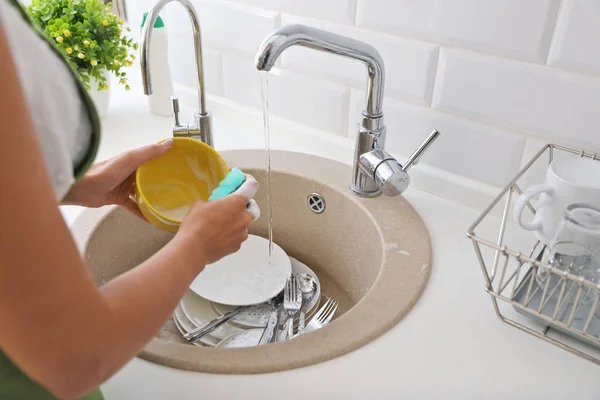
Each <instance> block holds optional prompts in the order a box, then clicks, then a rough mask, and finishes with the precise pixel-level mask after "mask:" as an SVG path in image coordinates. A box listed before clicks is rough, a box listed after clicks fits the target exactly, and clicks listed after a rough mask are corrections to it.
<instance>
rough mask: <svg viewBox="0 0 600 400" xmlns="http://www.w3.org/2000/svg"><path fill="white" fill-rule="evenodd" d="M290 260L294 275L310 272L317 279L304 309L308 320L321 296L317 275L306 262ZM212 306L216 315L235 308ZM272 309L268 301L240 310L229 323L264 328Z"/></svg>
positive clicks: (291, 258) (224, 305) (221, 305)
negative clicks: (309, 302) (314, 288)
mask: <svg viewBox="0 0 600 400" xmlns="http://www.w3.org/2000/svg"><path fill="white" fill-rule="evenodd" d="M290 262H291V263H292V273H293V274H294V275H299V274H310V275H312V276H313V277H314V278H315V279H316V280H317V293H316V295H315V297H314V298H313V301H312V302H311V304H310V305H309V306H308V310H307V311H306V319H307V320H308V319H309V318H310V317H312V315H313V314H314V313H315V312H316V310H317V307H318V305H319V299H320V298H321V283H320V282H319V277H318V276H317V275H316V274H315V273H314V271H313V270H312V269H310V268H309V267H308V266H307V265H306V264H303V263H302V262H300V261H298V260H296V259H295V258H294V257H290ZM212 307H213V310H214V311H215V313H216V314H217V315H218V316H221V315H223V314H225V313H228V312H229V311H233V310H235V309H236V307H232V306H228V305H226V304H220V303H214V302H213V303H212ZM274 310H275V308H274V307H273V306H272V305H271V304H269V303H263V304H259V305H257V306H255V307H253V308H252V310H251V311H250V312H242V313H241V314H240V315H238V316H237V317H235V319H234V320H233V321H231V323H232V324H235V325H238V326H241V327H243V328H264V327H265V326H266V325H267V321H268V320H269V316H270V315H271V312H273V311H274Z"/></svg>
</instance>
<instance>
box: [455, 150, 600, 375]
mask: <svg viewBox="0 0 600 400" xmlns="http://www.w3.org/2000/svg"><path fill="white" fill-rule="evenodd" d="M566 156H578V157H588V158H590V159H592V160H596V161H599V162H600V155H597V154H596V153H592V152H587V151H584V150H578V149H574V148H570V147H566V146H561V145H556V144H548V145H545V146H544V147H543V148H542V149H541V150H540V151H539V152H538V153H537V154H536V155H535V156H534V157H533V159H532V160H531V161H529V163H528V164H527V165H526V166H525V167H524V168H523V169H522V170H521V171H520V172H519V173H518V174H517V175H516V176H515V177H514V178H513V180H512V181H511V182H510V183H509V184H508V185H507V186H506V187H505V188H504V189H503V190H502V192H501V193H500V194H499V195H498V196H497V197H496V198H495V199H494V200H493V201H492V203H491V204H490V205H489V206H488V207H487V208H486V209H485V210H484V211H483V212H482V214H481V215H480V216H479V218H477V220H476V221H475V222H474V223H473V225H471V227H470V228H469V230H468V232H467V236H468V237H469V238H470V239H471V240H472V241H473V245H474V248H475V254H476V256H477V259H478V260H479V263H480V265H481V269H482V271H483V275H484V278H485V284H486V286H485V290H486V291H487V292H488V293H489V294H490V296H491V299H492V304H493V306H494V310H495V312H496V314H497V315H498V317H499V318H500V319H501V320H502V321H503V322H505V323H507V324H509V325H511V326H513V327H516V328H519V329H521V330H523V331H525V332H527V333H529V334H531V335H533V336H535V337H538V338H540V339H543V340H545V341H547V342H549V343H552V344H554V345H556V346H558V347H560V348H562V349H564V350H567V351H569V352H571V353H573V354H576V355H578V356H580V357H583V358H585V359H587V360H589V361H592V362H594V363H596V364H598V365H600V283H595V282H591V281H587V280H585V279H583V278H582V277H580V276H576V275H572V274H570V273H568V272H566V271H564V270H561V269H557V268H554V267H552V266H550V265H548V263H547V262H546V261H547V256H548V249H547V246H546V245H545V244H543V243H541V242H540V241H538V240H537V239H536V238H535V237H534V235H533V234H532V232H527V231H525V230H523V229H521V228H520V227H519V226H518V225H517V224H516V223H514V221H513V220H512V209H513V202H514V200H515V199H516V197H518V195H520V194H522V190H521V187H520V185H523V181H524V180H526V179H527V178H530V179H531V178H532V177H533V176H535V177H536V178H538V182H539V180H540V179H543V171H545V169H546V168H547V167H548V164H549V163H550V162H552V160H553V159H555V158H561V157H566ZM536 173H537V174H538V175H535V174H536ZM539 175H541V176H539ZM526 208H527V209H528V210H529V212H530V213H531V216H532V217H533V215H535V203H534V202H533V201H532V202H530V203H529V204H527V207H526ZM498 215H499V216H500V218H498ZM476 231H477V232H478V233H480V232H481V233H480V235H477V234H476ZM484 236H487V238H486V237H484Z"/></svg>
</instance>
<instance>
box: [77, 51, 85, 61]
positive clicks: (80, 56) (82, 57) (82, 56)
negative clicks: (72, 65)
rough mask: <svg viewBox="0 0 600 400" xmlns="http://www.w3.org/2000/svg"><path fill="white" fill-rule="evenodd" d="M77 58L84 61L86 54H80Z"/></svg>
mask: <svg viewBox="0 0 600 400" xmlns="http://www.w3.org/2000/svg"><path fill="white" fill-rule="evenodd" d="M77 57H78V58H80V59H81V60H83V59H84V58H85V54H83V53H79V54H77Z"/></svg>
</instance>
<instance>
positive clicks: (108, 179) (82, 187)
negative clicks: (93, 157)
mask: <svg viewBox="0 0 600 400" xmlns="http://www.w3.org/2000/svg"><path fill="white" fill-rule="evenodd" d="M172 147H173V140H167V141H165V142H162V143H159V144H152V145H150V146H144V147H140V148H139V149H136V150H131V151H128V152H125V153H123V154H120V155H118V156H116V157H113V158H111V159H109V160H106V161H102V162H100V163H97V164H94V165H93V166H92V167H91V168H90V170H89V171H88V173H87V174H86V175H85V176H84V177H83V178H82V179H81V180H80V181H79V182H77V183H75V184H74V185H73V186H72V187H71V189H70V190H69V192H68V193H67V195H66V196H65V198H64V199H63V202H62V204H64V205H66V204H70V205H78V206H84V207H102V206H106V205H110V204H117V205H120V206H122V207H124V208H126V209H127V210H128V211H131V212H132V213H134V214H135V215H137V216H139V217H140V218H144V217H143V215H142V213H141V211H140V209H139V208H138V205H137V203H136V202H135V199H134V198H133V196H134V195H135V172H136V171H137V169H138V168H139V167H141V166H142V165H144V164H145V163H147V162H148V161H150V160H153V159H155V158H157V157H160V156H162V155H163V154H165V153H166V152H167V151H169V150H170V149H171V148H172Z"/></svg>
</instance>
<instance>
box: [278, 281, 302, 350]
mask: <svg viewBox="0 0 600 400" xmlns="http://www.w3.org/2000/svg"><path fill="white" fill-rule="evenodd" d="M301 307H302V291H301V290H300V287H299V286H298V282H297V280H296V279H295V278H294V277H291V278H289V279H288V280H287V282H286V284H285V289H284V291H283V312H284V313H285V314H286V315H287V319H286V321H285V324H284V325H283V330H284V332H285V334H284V335H282V337H281V338H280V340H279V341H281V340H284V339H291V338H292V337H293V336H294V316H296V314H297V313H298V311H300V308H301Z"/></svg>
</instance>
